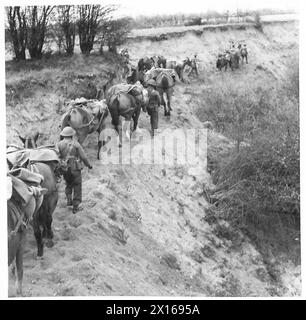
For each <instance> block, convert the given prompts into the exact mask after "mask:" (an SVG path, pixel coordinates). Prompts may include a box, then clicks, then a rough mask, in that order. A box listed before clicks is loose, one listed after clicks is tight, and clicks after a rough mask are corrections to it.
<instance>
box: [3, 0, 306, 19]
mask: <svg viewBox="0 0 306 320" xmlns="http://www.w3.org/2000/svg"><path fill="white" fill-rule="evenodd" d="M302 1H303V0H289V1H288V0H151V1H150V0H94V1H93V0H82V1H80V0H79V1H76V0H53V1H50V0H44V1H43V3H42V2H41V0H40V1H37V0H31V1H29V0H22V1H20V0H15V1H14V5H19V4H20V5H31V4H32V5H33V4H37V5H42V4H52V5H54V4H55V5H60V4H89V3H96V4H98V3H99V4H102V5H103V4H117V5H119V10H118V15H120V16H121V15H129V16H133V17H135V16H138V15H155V14H172V13H202V12H203V13H204V12H206V11H207V10H216V11H221V12H224V11H226V10H229V11H235V10H237V9H250V10H252V9H261V8H273V9H295V10H296V11H298V8H299V3H300V2H302ZM4 5H12V3H11V1H7V0H4Z"/></svg>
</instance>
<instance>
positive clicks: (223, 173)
mask: <svg viewBox="0 0 306 320" xmlns="http://www.w3.org/2000/svg"><path fill="white" fill-rule="evenodd" d="M293 69H294V68H292V67H291V66H290V68H289V72H288V75H287V78H286V81H285V82H284V83H283V84H282V85H280V86H279V87H278V88H277V89H276V90H273V88H262V87H260V86H258V87H257V88H256V89H255V90H254V89H252V88H248V87H247V86H245V87H244V88H243V89H240V88H239V87H237V86H236V85H235V83H234V81H233V82H228V84H227V85H225V84H224V83H221V84H220V87H219V86H214V87H212V88H211V91H210V92H209V94H208V95H206V96H205V106H206V108H205V111H203V110H201V116H202V118H203V120H204V119H205V120H207V119H208V120H210V121H212V122H214V123H215V126H216V127H217V128H218V129H219V131H222V132H223V134H225V135H226V136H228V137H230V138H231V139H232V140H233V141H234V142H235V146H236V147H235V148H232V149H231V150H227V152H223V151H224V150H220V151H219V150H218V149H217V148H214V152H215V153H217V154H216V155H213V156H212V155H211V151H210V148H211V147H210V145H209V149H208V156H209V157H210V159H212V158H213V159H214V160H217V163H214V166H213V172H212V177H213V181H214V183H215V185H216V189H215V190H214V192H213V193H212V194H211V199H213V206H212V210H213V211H214V212H215V214H216V215H218V216H219V217H222V218H224V219H226V220H228V221H229V222H230V223H231V224H232V225H235V226H237V227H239V228H241V229H242V230H243V231H244V232H245V233H246V234H248V235H249V236H250V237H251V238H252V239H253V240H255V241H256V243H257V244H258V245H259V246H261V247H260V249H262V250H265V249H266V248H267V246H268V244H271V245H273V246H274V248H275V249H277V250H283V251H286V252H287V253H290V251H291V248H292V245H293V243H294V244H296V242H294V238H295V237H297V235H298V234H299V221H300V220H299V219H300V204H299V203H300V184H299V183H300V180H299V166H300V162H299V105H298V75H297V72H296V71H294V70H293ZM296 70H298V69H296ZM292 79H295V81H292ZM203 113H204V114H203ZM219 149H220V148H219ZM218 154H219V155H218Z"/></svg>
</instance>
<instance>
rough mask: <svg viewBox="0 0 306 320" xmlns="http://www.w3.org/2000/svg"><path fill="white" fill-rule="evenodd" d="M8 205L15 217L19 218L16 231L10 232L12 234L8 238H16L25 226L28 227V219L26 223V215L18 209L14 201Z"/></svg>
mask: <svg viewBox="0 0 306 320" xmlns="http://www.w3.org/2000/svg"><path fill="white" fill-rule="evenodd" d="M8 205H9V206H10V208H11V210H12V211H13V212H14V214H15V216H17V219H18V220H17V224H16V226H15V229H14V230H12V231H11V232H10V234H9V235H8V237H9V238H10V237H13V236H16V234H17V232H18V230H19V228H20V227H21V226H22V225H23V226H24V227H25V228H27V227H28V222H29V221H28V219H26V221H24V220H23V218H24V216H25V215H24V213H23V212H22V211H21V210H20V208H18V207H17V206H16V205H15V204H14V203H13V202H12V201H9V202H8Z"/></svg>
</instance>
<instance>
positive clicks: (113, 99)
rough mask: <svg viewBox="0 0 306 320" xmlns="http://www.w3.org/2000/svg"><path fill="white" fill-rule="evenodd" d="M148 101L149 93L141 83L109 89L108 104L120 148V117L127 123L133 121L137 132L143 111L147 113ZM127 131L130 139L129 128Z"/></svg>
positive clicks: (117, 85)
mask: <svg viewBox="0 0 306 320" xmlns="http://www.w3.org/2000/svg"><path fill="white" fill-rule="evenodd" d="M148 101H149V98H148V92H147V90H146V89H144V87H143V86H142V85H141V84H140V83H136V84H134V85H132V84H125V83H121V84H116V85H114V86H112V87H111V88H109V89H108V91H107V94H106V103H107V105H108V109H109V112H110V114H111V118H112V125H113V126H114V127H115V130H116V131H117V133H118V134H119V146H121V133H120V130H119V124H120V116H122V117H123V118H125V120H127V121H131V120H132V119H133V122H134V126H133V131H136V130H137V125H138V119H139V115H140V112H141V109H142V110H143V111H146V106H147V104H148ZM126 129H127V130H126V136H127V138H128V139H129V133H128V128H126Z"/></svg>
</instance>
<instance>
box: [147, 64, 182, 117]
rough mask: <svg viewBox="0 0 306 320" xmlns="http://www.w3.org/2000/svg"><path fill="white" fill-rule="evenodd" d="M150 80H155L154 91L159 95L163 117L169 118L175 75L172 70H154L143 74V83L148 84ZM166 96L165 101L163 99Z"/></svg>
mask: <svg viewBox="0 0 306 320" xmlns="http://www.w3.org/2000/svg"><path fill="white" fill-rule="evenodd" d="M150 79H153V80H155V82H156V90H157V91H158V92H159V94H160V98H161V102H162V104H163V106H164V114H165V116H170V111H172V108H171V98H172V96H173V92H174V89H173V88H174V86H175V83H176V73H175V71H174V70H173V69H163V68H155V69H151V70H149V71H147V72H146V73H145V79H144V80H145V83H148V81H149V80H150ZM164 94H165V95H166V99H165V97H164Z"/></svg>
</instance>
